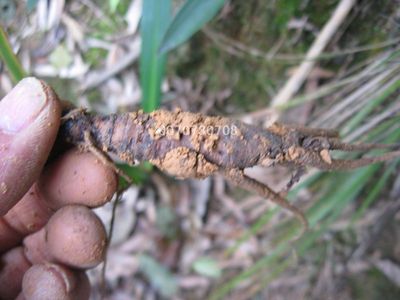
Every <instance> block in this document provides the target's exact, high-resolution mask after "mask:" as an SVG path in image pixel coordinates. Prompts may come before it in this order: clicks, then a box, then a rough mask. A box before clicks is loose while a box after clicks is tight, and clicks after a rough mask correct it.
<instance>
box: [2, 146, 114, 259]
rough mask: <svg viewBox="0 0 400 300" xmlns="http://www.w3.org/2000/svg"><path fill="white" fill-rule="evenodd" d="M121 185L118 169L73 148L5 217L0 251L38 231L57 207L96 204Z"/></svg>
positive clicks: (49, 167) (90, 205)
mask: <svg viewBox="0 0 400 300" xmlns="http://www.w3.org/2000/svg"><path fill="white" fill-rule="evenodd" d="M117 186H118V180H117V176H116V175H115V173H114V171H113V170H112V169H111V168H109V167H107V166H105V165H104V164H102V163H99V161H98V160H97V159H96V157H95V156H94V155H92V154H90V153H81V152H79V151H78V150H76V149H75V150H70V151H68V152H66V153H65V154H63V155H61V156H60V157H59V158H58V159H57V160H56V161H55V162H53V163H52V164H50V165H49V166H47V167H46V168H45V171H44V173H43V174H42V175H41V177H40V180H39V184H34V185H33V186H32V187H31V189H30V190H29V191H28V193H27V194H25V196H24V197H23V198H22V199H21V201H19V202H18V203H17V204H16V205H15V206H14V207H13V208H12V209H11V210H9V212H8V213H7V214H6V215H5V216H4V217H3V218H2V217H0V253H2V252H4V251H6V250H8V249H11V248H12V247H15V246H16V245H18V244H19V243H20V242H21V241H22V239H23V237H24V236H26V235H28V234H31V233H33V232H36V231H38V230H39V229H40V228H42V227H43V226H44V225H45V224H46V223H47V221H48V219H49V218H50V216H51V214H52V213H53V212H54V210H55V209H57V208H60V207H61V206H65V205H68V204H74V203H75V204H82V205H85V206H89V207H96V206H99V205H102V204H103V203H105V202H107V201H109V200H110V199H111V198H112V196H113V194H114V193H115V191H116V189H117Z"/></svg>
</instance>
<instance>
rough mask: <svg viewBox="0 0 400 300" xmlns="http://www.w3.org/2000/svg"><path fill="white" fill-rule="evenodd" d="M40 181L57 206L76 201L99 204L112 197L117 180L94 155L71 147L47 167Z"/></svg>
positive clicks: (48, 196)
mask: <svg viewBox="0 0 400 300" xmlns="http://www.w3.org/2000/svg"><path fill="white" fill-rule="evenodd" d="M38 184H39V189H40V191H41V193H42V195H43V197H44V198H45V199H46V200H47V201H48V203H49V206H50V207H52V208H54V209H58V208H60V207H62V206H65V205H68V204H74V203H75V204H82V205H85V206H88V207H98V206H101V205H103V204H104V203H106V202H108V201H109V200H110V199H111V198H112V196H113V194H114V193H115V191H116V190H117V187H118V179H117V176H116V174H115V173H114V171H113V170H112V169H111V168H110V167H108V166H106V165H104V164H103V163H102V162H101V161H99V160H98V159H97V158H96V156H94V155H93V154H91V153H88V152H85V153H82V152H80V151H79V150H77V149H72V150H70V151H68V152H67V153H65V154H64V155H63V156H62V157H61V158H60V159H58V160H57V161H55V162H54V163H52V164H50V165H49V166H48V167H46V169H45V171H44V173H43V174H42V176H41V177H40V180H39V182H38Z"/></svg>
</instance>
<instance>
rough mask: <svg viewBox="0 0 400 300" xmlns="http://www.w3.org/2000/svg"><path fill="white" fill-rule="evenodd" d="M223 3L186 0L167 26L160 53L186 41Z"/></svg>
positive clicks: (223, 0) (218, 0)
mask: <svg viewBox="0 0 400 300" xmlns="http://www.w3.org/2000/svg"><path fill="white" fill-rule="evenodd" d="M224 2H225V0H188V1H187V2H186V3H185V4H184V5H183V6H182V8H181V9H180V10H179V12H178V13H177V14H176V16H175V18H174V19H173V20H172V22H171V24H170V25H169V26H168V29H167V32H166V33H165V36H164V38H163V41H162V43H161V47H160V53H167V52H168V51H170V50H172V49H174V48H176V47H177V46H179V45H180V44H182V43H184V42H185V41H186V40H188V39H189V38H190V37H191V36H192V35H193V34H194V33H196V32H197V31H198V30H199V29H200V28H201V27H203V26H204V25H205V24H206V23H207V22H208V21H210V20H211V19H212V18H213V17H214V16H215V15H216V14H217V13H218V11H219V10H220V9H221V7H222V5H224Z"/></svg>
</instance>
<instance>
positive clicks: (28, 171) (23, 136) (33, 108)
mask: <svg viewBox="0 0 400 300" xmlns="http://www.w3.org/2000/svg"><path fill="white" fill-rule="evenodd" d="M59 125H60V104H59V101H58V99H57V96H56V94H55V93H54V91H53V90H52V89H51V88H50V87H49V86H48V85H46V84H45V83H44V82H42V81H40V80H38V79H36V78H26V79H23V80H22V81H20V82H19V83H18V84H17V85H16V86H15V87H14V89H13V90H12V91H11V92H10V93H9V94H8V95H6V96H5V97H4V98H3V100H2V101H0V216H2V215H4V214H5V213H7V211H8V210H9V209H10V208H11V207H12V206H14V205H15V204H16V203H17V202H18V201H19V200H20V199H21V197H22V196H23V195H24V194H25V193H26V192H27V191H28V189H29V188H30V187H31V185H32V184H33V183H34V182H35V181H36V180H37V178H38V176H39V174H40V172H41V170H42V168H43V165H44V163H45V162H46V160H47V156H48V155H49V152H50V150H51V148H52V146H53V143H54V140H55V137H56V135H57V131H58V127H59Z"/></svg>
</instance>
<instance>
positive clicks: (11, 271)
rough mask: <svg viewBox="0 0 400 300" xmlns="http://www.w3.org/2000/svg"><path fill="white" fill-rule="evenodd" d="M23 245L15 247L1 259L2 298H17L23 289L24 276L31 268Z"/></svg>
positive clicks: (0, 296)
mask: <svg viewBox="0 0 400 300" xmlns="http://www.w3.org/2000/svg"><path fill="white" fill-rule="evenodd" d="M30 266H31V265H30V263H29V262H28V260H27V259H26V258H25V255H24V250H23V249H22V247H18V248H14V249H12V250H10V251H8V252H7V253H6V254H4V255H3V256H2V257H1V259H0V299H15V297H17V295H18V293H19V292H20V291H21V287H22V278H23V276H24V273H25V272H26V271H27V270H28V269H29V268H30Z"/></svg>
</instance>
